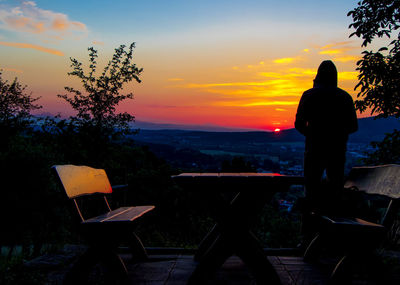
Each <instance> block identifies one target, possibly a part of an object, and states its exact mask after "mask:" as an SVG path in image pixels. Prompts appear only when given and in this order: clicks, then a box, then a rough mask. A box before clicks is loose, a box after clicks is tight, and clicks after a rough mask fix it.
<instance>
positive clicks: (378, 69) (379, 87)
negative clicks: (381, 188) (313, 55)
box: [347, 0, 400, 164]
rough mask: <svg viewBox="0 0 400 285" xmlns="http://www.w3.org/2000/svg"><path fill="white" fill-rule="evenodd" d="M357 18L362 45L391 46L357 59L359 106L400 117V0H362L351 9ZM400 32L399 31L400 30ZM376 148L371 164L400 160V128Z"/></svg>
mask: <svg viewBox="0 0 400 285" xmlns="http://www.w3.org/2000/svg"><path fill="white" fill-rule="evenodd" d="M347 15H348V16H351V17H352V18H353V23H352V24H350V26H349V28H354V29H355V31H354V32H353V33H352V34H351V35H350V37H352V36H357V37H359V38H362V39H363V43H362V46H363V47H367V46H369V45H370V44H371V43H372V42H377V41H376V39H377V38H380V39H381V41H380V42H381V43H384V42H385V41H384V39H386V40H388V42H387V44H386V45H387V46H382V47H379V48H378V49H377V50H376V51H373V50H369V51H367V50H366V51H364V52H363V53H362V54H363V57H362V59H361V60H359V61H358V62H357V70H358V71H359V75H358V79H359V82H358V84H357V85H356V87H355V89H359V90H360V91H359V93H358V94H357V98H358V100H356V102H355V104H356V109H358V110H359V111H360V112H361V113H362V112H365V111H367V110H369V111H370V112H371V115H376V118H387V117H389V116H394V117H396V118H399V117H400V33H398V31H399V28H400V1H398V0H362V1H359V2H358V6H357V7H356V8H355V9H354V10H352V11H350V12H349V13H348V14H347ZM396 33H397V34H396ZM372 146H373V147H374V148H375V151H374V152H373V153H370V154H369V155H368V157H367V158H366V159H365V160H364V162H366V163H367V164H380V163H399V162H400V131H398V130H395V131H394V132H393V133H392V134H387V135H386V137H385V138H384V140H383V141H382V142H373V143H372Z"/></svg>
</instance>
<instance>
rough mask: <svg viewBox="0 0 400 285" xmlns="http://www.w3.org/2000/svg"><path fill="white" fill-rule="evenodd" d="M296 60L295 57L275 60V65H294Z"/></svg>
mask: <svg viewBox="0 0 400 285" xmlns="http://www.w3.org/2000/svg"><path fill="white" fill-rule="evenodd" d="M295 60H296V58H294V57H285V58H278V59H275V60H274V63H283V64H285V63H292V62H294V61H295Z"/></svg>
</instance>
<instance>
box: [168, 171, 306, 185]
mask: <svg viewBox="0 0 400 285" xmlns="http://www.w3.org/2000/svg"><path fill="white" fill-rule="evenodd" d="M172 179H173V180H174V181H176V182H177V183H182V184H188V183H190V184H196V183H201V184H215V183H223V184H236V183H246V184H270V183H282V184H286V185H288V184H289V185H303V184H304V177H303V176H299V175H283V174H279V173H255V172H246V173H244V172H242V173H226V172H224V173H223V172H220V173H219V172H212V173H196V172H193V173H192V172H187V173H181V174H179V175H173V176H172Z"/></svg>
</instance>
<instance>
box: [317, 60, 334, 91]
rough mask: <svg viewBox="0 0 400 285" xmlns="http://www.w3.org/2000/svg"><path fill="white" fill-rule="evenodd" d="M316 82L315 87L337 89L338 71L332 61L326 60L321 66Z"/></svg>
mask: <svg viewBox="0 0 400 285" xmlns="http://www.w3.org/2000/svg"><path fill="white" fill-rule="evenodd" d="M314 82H315V83H314V85H315V86H333V87H337V70H336V66H335V64H334V63H333V62H332V61H331V60H324V61H323V62H322V63H321V64H320V65H319V67H318V72H317V76H316V77H315V79H314Z"/></svg>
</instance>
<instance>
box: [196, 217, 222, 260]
mask: <svg viewBox="0 0 400 285" xmlns="http://www.w3.org/2000/svg"><path fill="white" fill-rule="evenodd" d="M219 235H220V229H219V226H218V224H215V225H214V226H213V227H212V228H211V230H210V231H209V232H208V234H207V235H206V236H205V237H204V238H203V240H202V241H201V243H200V244H199V246H198V248H197V251H196V254H195V255H194V260H195V261H200V260H201V259H202V257H203V256H204V255H205V254H206V253H207V251H208V250H209V248H210V247H211V246H212V244H213V243H214V242H215V240H216V239H217V237H218V236H219Z"/></svg>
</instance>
